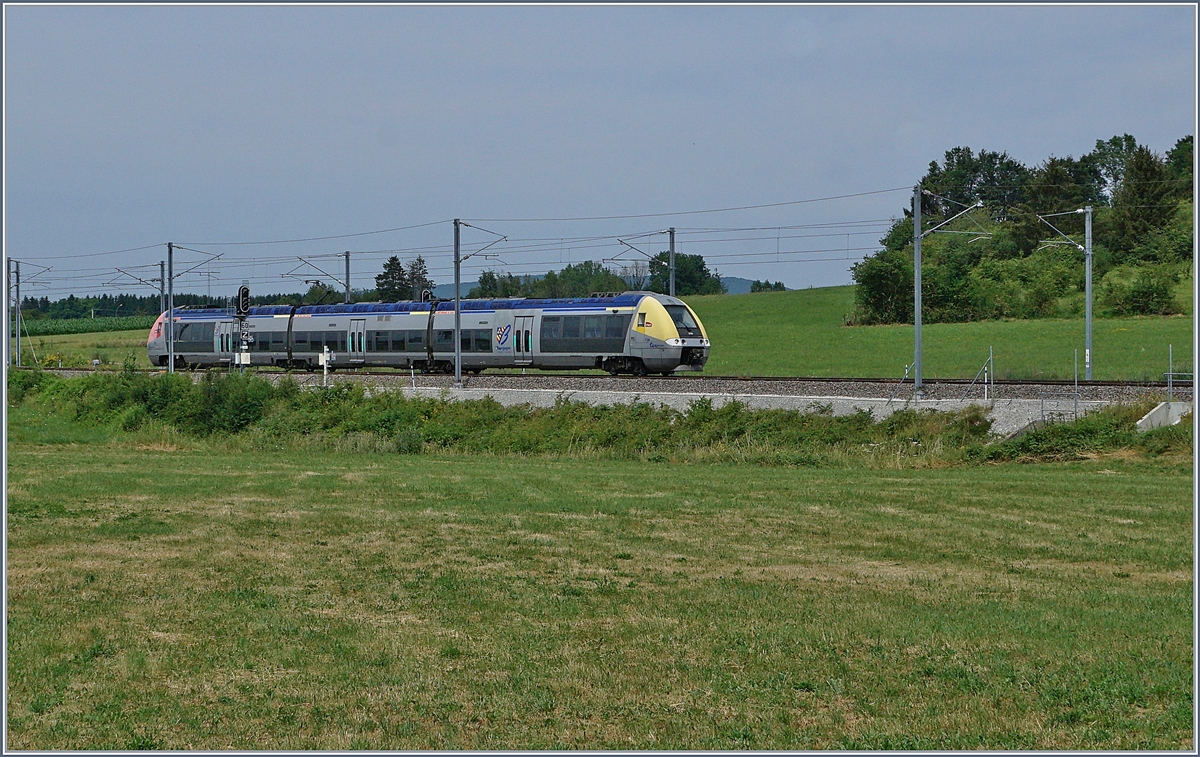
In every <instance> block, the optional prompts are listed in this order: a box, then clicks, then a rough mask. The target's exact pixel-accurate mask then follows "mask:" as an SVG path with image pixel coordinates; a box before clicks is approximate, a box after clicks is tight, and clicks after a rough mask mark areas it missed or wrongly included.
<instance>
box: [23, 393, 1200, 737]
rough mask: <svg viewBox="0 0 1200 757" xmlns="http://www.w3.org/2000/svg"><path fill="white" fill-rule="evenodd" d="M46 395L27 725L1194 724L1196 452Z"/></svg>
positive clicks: (964, 732) (844, 731) (86, 731)
mask: <svg viewBox="0 0 1200 757" xmlns="http://www.w3.org/2000/svg"><path fill="white" fill-rule="evenodd" d="M23 413H24V415H22V414H23ZM39 413H42V411H41V410H38V409H37V408H36V407H35V406H33V405H26V406H23V407H22V408H20V409H18V411H17V412H16V413H14V415H13V416H12V421H11V423H12V424H13V429H14V430H16V426H17V425H18V424H19V425H21V426H22V427H23V429H24V430H23V431H21V435H20V436H19V437H18V438H19V441H18V442H17V443H15V444H14V445H13V446H11V447H10V449H9V492H8V493H9V501H8V502H9V504H8V508H9V509H8V517H9V520H8V523H9V533H8V539H9V541H8V565H7V568H8V579H9V583H8V621H9V626H8V682H9V688H8V701H7V706H8V718H9V720H8V724H9V725H8V728H9V731H8V745H9V747H10V748H16V749H32V748H36V749H132V748H162V749H228V748H239V749H246V748H279V749H301V748H322V749H385V748H393V749H418V748H439V749H503V748H507V749H514V748H519V749H526V748H544V749H550V748H596V749H617V748H636V749H737V748H759V749H788V748H793V749H794V748H846V749H857V748H873V749H896V748H917V749H967V748H1023V749H1067V748H1071V749H1110V748H1121V749H1144V748H1156V749H1186V748H1190V747H1191V745H1192V741H1191V739H1192V733H1191V725H1192V707H1193V702H1192V699H1191V654H1192V646H1191V628H1192V619H1191V597H1192V585H1193V584H1192V581H1193V576H1192V571H1191V551H1190V550H1191V542H1192V535H1191V510H1190V491H1191V476H1190V467H1189V465H1187V464H1180V463H1178V462H1174V463H1172V462H1164V461H1163V460H1162V459H1160V460H1158V461H1138V460H1127V459H1123V458H1122V457H1119V456H1118V457H1108V458H1102V459H1096V460H1091V461H1086V462H1082V463H1073V464H1049V465H1047V464H1040V465H990V466H982V467H978V466H977V467H959V468H953V469H942V470H925V471H919V472H918V471H883V470H863V469H849V468H822V469H811V468H761V467H756V466H748V465H695V464H682V465H680V464H668V463H646V462H643V463H639V464H636V465H630V464H628V463H626V462H622V461H613V460H571V459H548V458H541V457H522V456H511V455H509V456H491V455H458V454H448V453H441V454H435V455H425V456H415V457H414V456H397V455H395V454H343V453H336V452H327V453H325V454H322V455H313V454H308V453H304V452H266V451H260V450H247V449H241V450H231V449H229V444H228V442H227V440H225V439H217V438H213V439H209V440H199V439H196V438H193V437H186V436H181V435H178V434H172V433H171V432H169V431H167V430H164V429H162V428H156V429H150V428H144V429H142V430H141V431H139V432H137V433H135V434H127V433H124V432H120V431H117V430H111V429H109V430H107V431H104V432H103V433H99V434H98V432H96V431H95V430H94V429H86V428H80V427H78V426H77V425H75V424H73V423H71V422H69V421H63V419H62V418H54V417H48V416H45V415H44V414H43V415H42V416H39V415H38V414H39Z"/></svg>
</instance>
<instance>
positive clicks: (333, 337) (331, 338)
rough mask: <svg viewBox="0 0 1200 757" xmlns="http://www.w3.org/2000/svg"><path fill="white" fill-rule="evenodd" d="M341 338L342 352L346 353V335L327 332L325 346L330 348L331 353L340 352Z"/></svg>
mask: <svg viewBox="0 0 1200 757" xmlns="http://www.w3.org/2000/svg"><path fill="white" fill-rule="evenodd" d="M339 336H340V337H342V347H341V350H342V352H345V351H346V335H345V334H337V333H335V332H332V331H326V332H325V346H326V347H328V348H329V351H330V352H337V351H338V337H339Z"/></svg>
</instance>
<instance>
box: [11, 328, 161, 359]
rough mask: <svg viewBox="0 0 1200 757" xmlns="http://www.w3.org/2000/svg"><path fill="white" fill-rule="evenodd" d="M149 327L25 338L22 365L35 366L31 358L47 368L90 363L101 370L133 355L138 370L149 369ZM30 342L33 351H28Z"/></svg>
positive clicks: (22, 344) (22, 346)
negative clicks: (96, 365)
mask: <svg viewBox="0 0 1200 757" xmlns="http://www.w3.org/2000/svg"><path fill="white" fill-rule="evenodd" d="M149 331H150V329H149V327H147V328H144V329H137V330H133V331H102V332H92V333H85V334H58V335H53V336H35V337H27V338H23V339H22V340H21V348H22V349H21V362H22V363H23V364H25V365H33V364H34V360H33V358H34V354H36V355H37V359H38V361H39V362H40V364H41V365H43V366H45V367H47V368H56V367H59V364H60V363H61V364H62V367H64V368H80V367H84V366H87V367H91V365H92V361H93V360H99V361H100V364H101V365H104V366H119V365H121V364H122V363H123V362H124V361H125V358H126V357H128V356H130V355H132V356H133V359H134V360H135V361H136V363H137V366H138V367H139V368H150V367H151V366H150V358H148V357H147V356H146V335H147V333H148V332H149ZM30 342H32V350H31V349H30Z"/></svg>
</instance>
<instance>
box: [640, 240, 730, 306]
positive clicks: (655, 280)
mask: <svg viewBox="0 0 1200 757" xmlns="http://www.w3.org/2000/svg"><path fill="white" fill-rule="evenodd" d="M670 258H671V253H670V252H667V251H663V252H660V253H658V254H657V255H655V256H654V257H653V258H651V259H650V283H649V285H648V287H647V288H648V289H649V290H650V291H651V292H659V293H661V294H667V293H668V292H670V275H671V262H670ZM675 294H676V296H679V297H688V296H690V295H694V294H725V285H724V284H722V283H721V274H719V273H718V272H716V271H709V270H708V265H707V264H705V262H704V256H703V255H685V254H683V253H676V254H675Z"/></svg>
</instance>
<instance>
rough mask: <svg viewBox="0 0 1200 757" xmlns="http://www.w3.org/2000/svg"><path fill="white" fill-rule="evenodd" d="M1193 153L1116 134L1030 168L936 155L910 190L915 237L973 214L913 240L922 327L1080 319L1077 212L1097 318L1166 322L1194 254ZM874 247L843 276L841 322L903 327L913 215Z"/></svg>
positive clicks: (1187, 146)
mask: <svg viewBox="0 0 1200 757" xmlns="http://www.w3.org/2000/svg"><path fill="white" fill-rule="evenodd" d="M1192 142H1193V139H1192V136H1191V135H1189V136H1186V137H1184V138H1182V139H1180V140H1178V141H1177V142H1176V143H1175V146H1174V147H1173V148H1172V149H1171V150H1170V151H1169V152H1168V153H1167V154H1166V155H1165V156H1160V155H1158V154H1156V153H1154V152H1153V151H1152V150H1150V148H1148V147H1146V146H1145V145H1139V144H1138V143H1137V141H1136V140H1135V139H1134V138H1133V137H1132V136H1130V135H1129V134H1125V135H1122V136H1117V137H1113V138H1112V139H1109V140H1107V141H1104V140H1097V141H1096V147H1095V149H1094V150H1093V151H1092V152H1090V153H1087V154H1086V155H1084V156H1082V157H1080V158H1073V157H1066V158H1056V157H1050V158H1047V159H1046V160H1045V161H1044V162H1043V163H1041V164H1040V165H1038V166H1036V167H1034V168H1027V167H1026V166H1024V165H1022V164H1021V163H1019V162H1018V161H1016V160H1014V159H1013V158H1011V157H1009V155H1008V154H1007V153H996V152H990V151H987V150H982V151H980V152H979V153H975V152H973V151H972V150H971V148H969V147H956V148H954V149H952V150H947V151H946V153H945V157H944V159H943V161H942V163H941V164H940V165H939V164H938V163H937V162H936V161H935V162H931V163H930V164H929V170H928V172H927V173H926V174H925V176H923V177H922V178H921V181H920V186H921V189H922V208H921V209H922V213H921V228H922V230H923V231H928V230H929V229H932V228H933V227H935V226H937V225H938V224H940V223H942V222H943V221H945V220H947V219H949V218H952V217H953V216H955V215H956V214H958V213H961V212H962V211H964V210H966V209H967V208H968V207H970V206H971V205H973V204H974V203H976V202H982V203H983V207H982V208H978V209H976V210H973V211H971V212H969V213H967V214H966V215H964V216H963V217H962V218H960V219H958V220H956V221H954V222H953V223H951V224H948V225H947V226H945V227H943V228H944V230H945V231H947V232H951V233H933V234H929V235H927V236H924V237H923V239H922V242H921V257H922V266H921V275H922V286H921V294H922V301H923V312H922V315H923V319H924V320H925V321H926V322H960V321H974V320H985V319H995V318H1038V317H1050V316H1063V317H1065V316H1073V315H1079V314H1082V312H1083V308H1084V277H1085V266H1084V253H1083V251H1081V250H1080V249H1078V247H1076V246H1075V244H1072V242H1076V243H1078V244H1079V245H1082V244H1083V243H1084V222H1085V221H1084V214H1083V213H1074V212H1072V211H1075V210H1078V209H1081V208H1084V207H1085V206H1088V205H1090V206H1092V208H1093V222H1092V249H1093V255H1094V257H1093V292H1094V300H1093V302H1094V306H1095V308H1096V312H1097V313H1098V314H1107V315H1132V314H1170V313H1174V312H1178V311H1179V303H1177V302H1175V299H1174V297H1173V294H1172V287H1173V285H1174V284H1176V283H1178V282H1179V280H1180V278H1181V277H1185V276H1190V275H1191V266H1192V255H1193V254H1192V249H1193V248H1192V245H1193V234H1192V213H1193V197H1192ZM1056 213H1062V214H1064V215H1052V214H1056ZM1039 216H1040V217H1039ZM1047 222H1049V223H1047ZM1049 224H1053V228H1052V227H1051V226H1050V225H1049ZM1055 229H1057V230H1058V231H1056V230H1055ZM1060 231H1061V232H1062V234H1061V235H1060V234H1059V232H1060ZM1067 237H1069V239H1068V238H1067ZM880 244H882V245H883V249H882V250H880V251H879V252H877V253H875V254H873V255H870V256H868V257H867V258H866V259H864V260H863V261H862V262H860V263H857V264H855V265H854V267H853V269H852V274H853V277H854V281H855V283H856V284H858V287H857V290H856V296H855V309H854V311H853V313H851V314H850V315H848V316H847V319H846V320H847V322H848V323H852V324H870V323H907V322H911V321H912V319H913V222H912V210H911V207H909V208H905V209H904V216H903V217H902V218H899V219H897V220H896V222H895V223H894V224H893V225H892V227H891V229H890V230H889V231H888V233H887V235H886V236H885V237H884V238H883V239H881V240H880Z"/></svg>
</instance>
